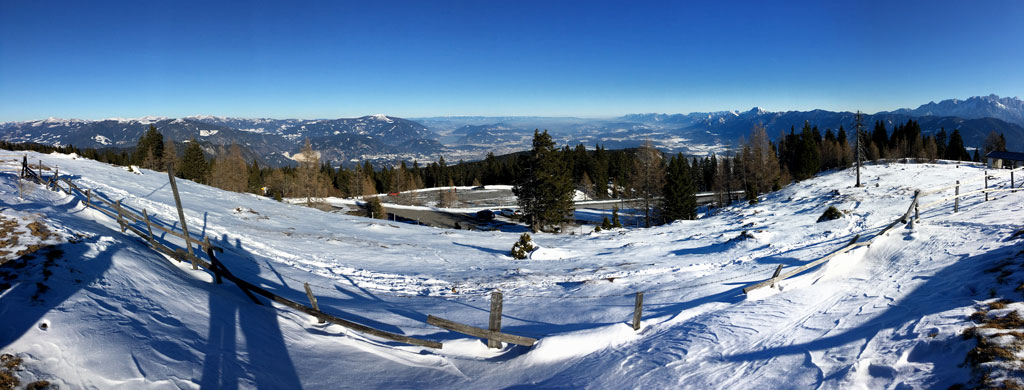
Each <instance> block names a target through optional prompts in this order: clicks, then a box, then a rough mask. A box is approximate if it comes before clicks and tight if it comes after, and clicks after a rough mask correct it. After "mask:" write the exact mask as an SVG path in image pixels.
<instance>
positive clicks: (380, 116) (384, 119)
mask: <svg viewBox="0 0 1024 390" xmlns="http://www.w3.org/2000/svg"><path fill="white" fill-rule="evenodd" d="M371 118H373V119H375V120H378V121H382V122H387V123H392V122H394V121H393V120H391V118H389V117H388V116H387V115H384V114H373V115H372V116H371Z"/></svg>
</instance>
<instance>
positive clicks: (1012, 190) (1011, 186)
mask: <svg viewBox="0 0 1024 390" xmlns="http://www.w3.org/2000/svg"><path fill="white" fill-rule="evenodd" d="M1010 188H1011V189H1010V193H1014V192H1017V187H1015V186H1014V185H1013V171H1010Z"/></svg>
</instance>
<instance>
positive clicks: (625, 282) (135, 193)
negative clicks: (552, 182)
mask: <svg viewBox="0 0 1024 390" xmlns="http://www.w3.org/2000/svg"><path fill="white" fill-rule="evenodd" d="M24 154H25V153H23V152H6V151H0V169H2V170H3V171H2V172H0V203H2V207H3V209H2V211H0V216H4V217H6V218H14V217H17V218H23V217H24V216H31V217H32V218H35V219H36V220H38V221H40V222H42V223H43V224H45V225H46V226H48V227H49V228H50V230H51V231H54V232H57V233H58V234H59V235H60V237H63V239H62V242H63V243H62V244H59V245H57V246H56V248H58V249H60V251H61V252H62V253H61V256H59V258H58V259H57V261H56V265H55V266H50V268H49V269H50V270H51V272H52V276H48V277H47V278H46V279H45V280H44V279H43V275H42V274H41V273H40V272H41V271H40V270H41V269H42V267H43V266H42V265H41V263H42V262H41V260H40V261H36V260H31V259H25V262H27V265H25V266H24V268H20V269H19V270H17V272H16V273H15V274H16V275H17V277H16V278H15V279H13V280H12V281H10V283H11V284H12V287H11V288H10V289H8V290H6V291H3V292H0V318H2V321H0V352H3V353H15V354H19V355H20V356H22V357H23V358H24V359H25V364H24V365H25V367H26V370H27V371H25V372H23V373H22V375H23V376H24V377H25V378H27V379H32V378H40V377H41V378H45V379H49V380H51V381H53V382H55V383H58V384H61V385H62V388H102V389H107V388H129V389H139V388H198V387H210V388H253V387H260V388H299V387H302V388H451V387H456V386H458V387H463V388H487V389H491V388H525V387H559V388H563V387H591V388H635V387H643V388H677V387H686V388H709V387H713V388H743V389H747V388H794V389H804V388H814V387H824V388H871V389H874V388H904V387H906V386H909V387H911V388H921V387H942V388H944V387H947V386H949V385H952V384H954V383H959V382H965V381H967V379H968V375H969V368H966V367H963V366H961V363H962V362H963V361H964V356H965V354H966V352H967V350H969V349H970V348H972V347H973V345H972V344H971V342H969V341H964V340H962V339H961V338H960V337H959V334H960V333H961V332H962V331H963V329H964V328H965V327H967V326H968V325H969V321H968V320H967V315H969V314H971V313H972V312H973V311H974V308H975V305H976V304H977V303H978V302H981V301H984V300H987V299H989V298H990V296H989V291H990V285H991V284H992V283H993V281H992V278H991V277H989V275H988V274H985V273H984V272H983V270H984V269H987V268H989V267H991V266H992V265H993V264H995V263H997V262H999V261H1002V260H1003V259H1005V258H1007V257H1010V256H1013V255H1014V254H1016V253H1017V252H1018V251H1020V249H1021V241H1024V240H1014V239H1009V238H1008V237H1009V236H1010V235H1011V234H1012V233H1013V232H1014V231H1016V230H1018V229H1020V228H1021V224H1022V218H1021V215H1024V191H1022V192H1017V193H1013V194H1011V193H1000V194H997V195H994V196H993V200H992V201H990V202H982V198H981V197H980V196H973V197H971V198H968V199H966V200H962V201H961V211H960V212H959V213H955V214H954V213H952V205H951V203H945V204H943V205H941V206H939V207H938V208H934V209H929V210H922V213H921V216H922V220H921V221H920V222H919V223H917V224H916V225H915V226H914V228H913V229H908V228H905V227H903V226H900V227H898V228H897V229H895V230H893V231H892V232H890V233H889V235H888V236H886V237H884V238H880V239H879V240H877V241H876V242H875V243H874V244H873V245H871V246H870V247H862V248H858V249H856V250H854V251H852V252H851V253H848V254H845V255H842V256H839V257H837V258H836V259H834V260H832V261H831V262H829V263H827V264H825V265H824V266H822V267H819V268H815V269H812V270H809V271H807V272H805V273H803V274H801V275H799V276H796V277H794V278H791V279H788V280H786V281H783V282H781V283H779V284H778V285H777V286H776V288H775V289H763V290H757V291H755V292H753V293H752V295H751V296H749V297H748V296H745V295H744V294H743V293H742V292H741V290H742V288H743V287H744V286H746V285H749V284H751V283H754V282H758V281H761V280H764V279H766V278H768V277H769V276H771V273H772V272H773V271H774V270H775V267H776V266H777V265H778V264H782V265H784V266H785V267H786V269H789V268H790V267H795V266H799V265H801V264H804V263H806V262H808V261H811V260H814V259H817V258H819V257H821V256H822V255H823V254H826V253H829V252H831V251H833V250H835V249H836V248H839V247H841V246H843V245H845V244H846V243H847V242H848V241H849V240H850V239H851V238H852V237H853V236H854V235H855V234H862V235H872V234H874V233H877V232H878V231H879V230H881V228H882V227H884V226H885V225H887V224H888V223H889V222H891V221H892V220H893V219H895V218H896V217H897V216H899V215H901V214H903V213H904V212H905V211H906V209H907V207H908V206H909V204H910V200H911V197H912V194H913V191H914V189H929V188H935V187H941V186H945V185H948V184H952V183H953V182H954V181H956V180H965V181H966V180H969V179H975V178H978V177H980V176H981V173H982V168H978V167H970V166H958V165H956V164H892V165H878V166H869V167H867V168H866V169H865V170H864V172H862V175H863V178H864V181H865V183H866V184H867V185H866V186H865V187H862V188H853V187H852V184H853V175H854V173H853V171H852V170H845V171H839V172H833V173H828V174H824V175H822V176H820V177H817V178H815V179H812V180H807V181H805V182H801V183H797V184H794V185H791V186H789V187H787V188H785V189H783V190H782V191H779V192H777V193H774V194H771V195H768V196H767V197H765V199H764V200H763V201H762V202H761V203H759V204H757V205H753V206H748V205H742V206H735V207H730V208H726V209H724V210H722V211H721V212H719V213H718V214H716V215H714V216H710V217H707V218H704V219H701V220H697V221H680V222H676V223H673V224H671V225H667V226H661V227H656V228H651V229H637V230H621V229H620V230H613V231H605V232H599V233H590V234H586V235H573V236H569V235H548V234H538V235H535V236H534V241H535V242H536V243H537V244H539V246H540V249H538V250H537V251H536V252H534V253H533V254H532V256H531V258H530V259H527V260H518V261H517V260H512V259H511V257H509V256H508V251H509V249H510V248H511V247H512V244H513V243H514V242H515V241H516V239H517V238H518V234H515V233H503V232H497V231H496V232H473V231H461V230H443V229H436V228H430V227H420V226H414V225H409V224H402V223H394V222H386V221H381V220H370V219H366V218H360V217H353V216H348V215H344V214H340V213H326V212H321V211H318V210H314V209H310V208H305V207H301V206H297V205H291V204H288V203H279V202H275V201H273V200H272V199H268V198H264V197H258V196H254V195H247V194H236V193H228V192H223V191H220V190H216V189H212V188H209V187H205V186H201V185H196V184H194V183H191V182H189V181H185V180H180V181H179V182H178V187H179V191H180V192H181V195H182V201H183V204H184V208H185V210H186V217H187V223H188V227H189V230H190V231H191V232H192V233H193V234H194V235H198V236H202V235H205V236H208V237H209V238H210V239H211V241H213V242H214V243H215V244H217V245H219V246H222V247H224V248H225V253H224V254H223V256H221V260H222V261H223V262H224V263H225V265H226V266H227V267H228V268H229V269H230V270H231V271H232V272H233V273H234V274H236V275H239V276H241V277H242V278H244V279H247V280H249V281H252V282H255V283H257V284H260V285H261V286H263V287H265V288H267V289H269V290H271V291H274V292H276V293H278V294H280V295H282V296H285V297H288V298H290V299H293V300H296V301H299V302H305V301H306V298H305V293H304V290H303V286H302V283H303V282H308V283H309V284H310V286H311V287H312V290H313V292H314V293H315V294H316V295H317V296H318V299H319V305H320V307H321V309H322V310H324V311H325V312H328V313H331V314H334V315H337V316H339V317H342V318H345V319H349V320H352V321H355V322H359V323H362V324H366V325H369V326H372V327H376V328H378V329H382V330H387V331H391V332H396V333H401V334H406V335H410V336H414V337H420V338H424V339H429V340H436V341H441V342H443V343H444V348H443V349H441V350H433V349H428V348H420V347H412V346H405V345H400V344H397V343H391V342H386V341H382V340H379V339H375V338H373V337H369V336H364V335H362V334H359V333H356V332H353V331H350V330H347V329H345V328H342V327H339V326H337V325H318V324H317V323H316V321H315V320H314V319H312V318H310V317H309V316H308V315H304V314H299V313H297V312H295V311H292V310H290V309H287V308H283V307H280V306H271V305H269V304H268V303H266V301H264V303H265V305H264V306H257V305H254V304H253V303H251V302H250V301H249V299H248V298H247V297H246V296H245V295H244V294H243V293H242V292H241V291H240V290H239V289H237V288H235V287H234V286H233V285H231V284H230V282H225V284H222V285H216V284H213V283H212V282H211V281H212V277H211V276H210V274H208V273H207V272H205V271H193V270H191V269H190V267H189V266H188V265H187V264H179V263H177V262H174V263H171V262H168V261H167V260H166V259H165V258H164V257H163V256H161V255H158V254H157V253H155V252H153V251H152V250H150V249H148V248H147V247H146V245H145V244H144V242H142V241H141V240H140V239H138V238H137V237H135V236H131V235H128V234H122V233H121V232H120V229H119V228H118V226H117V223H116V222H115V221H114V220H113V219H111V218H109V217H107V216H105V215H103V214H101V213H99V212H97V211H95V210H91V209H88V208H85V207H84V206H83V204H82V203H81V199H80V198H74V197H71V196H67V195H64V194H62V193H55V192H51V191H47V190H45V189H43V188H41V187H37V188H36V189H34V190H33V191H27V192H26V193H25V194H24V198H21V197H19V192H18V188H17V179H16V175H17V172H18V169H19V164H20V161H21V156H23V155H24ZM28 155H29V159H30V160H31V161H37V160H39V159H42V160H43V163H44V164H45V165H48V166H54V165H56V166H59V167H60V172H61V173H62V174H68V175H71V176H72V177H73V178H74V179H75V182H76V183H77V184H78V185H79V186H82V187H83V188H89V189H91V190H92V191H93V193H99V194H103V195H105V196H107V197H109V198H110V199H111V200H121V201H122V202H123V204H124V205H125V206H126V207H129V208H132V209H134V210H136V211H139V212H140V213H141V210H142V209H143V208H145V209H146V210H147V211H148V213H149V215H150V216H151V217H153V218H154V219H157V220H159V221H162V222H163V223H165V224H166V225H168V226H171V225H173V226H175V227H177V224H176V221H177V215H176V211H175V209H174V200H173V197H172V194H171V190H170V186H169V185H168V184H167V176H166V174H164V173H159V172H152V171H147V170H143V171H142V172H143V174H141V175H139V174H135V173H131V172H128V171H126V170H125V169H123V168H118V167H113V166H109V165H105V164H101V163H97V162H94V161H89V160H84V159H75V158H72V157H71V156H66V155H39V154H34V153H28ZM1003 172H1005V171H1000V172H997V173H996V174H995V175H996V176H998V177H999V179H998V180H995V181H993V182H992V183H995V184H998V185H1004V184H1003V183H1004V181H1005V179H1003V178H1004V177H1005V176H1007V174H1004V173H1003ZM47 176H48V174H47ZM1018 176H1019V175H1018ZM1018 179H1019V177H1018ZM981 185H982V184H981V182H980V181H977V180H975V181H973V182H971V183H968V184H966V185H965V187H964V188H963V189H962V190H961V191H963V192H966V191H969V190H974V189H978V188H980V186H981ZM835 190H838V192H834V191H835ZM951 194H952V190H949V191H947V192H946V193H943V194H937V195H931V196H930V197H926V198H925V199H923V200H922V203H929V201H930V200H935V199H939V198H941V197H943V196H946V195H951ZM829 205H834V206H836V207H837V208H839V209H840V210H842V211H844V212H846V213H847V214H846V216H845V217H843V218H841V219H838V220H834V221H829V222H822V223H816V222H815V221H816V219H817V218H818V216H819V215H821V213H822V211H823V210H824V209H825V208H826V207H827V206H829ZM25 218H27V217H25ZM744 230H746V231H747V232H750V233H752V235H753V238H747V239H741V238H739V237H740V236H741V233H742V232H743V231H744ZM165 241H170V242H172V243H174V242H176V241H173V240H165ZM43 251H46V249H44V250H43ZM43 251H41V252H40V253H43ZM40 257H41V256H40ZM37 282H40V283H42V284H45V285H46V286H48V287H47V289H46V291H44V292H42V293H39V292H38V290H39V285H38V284H37ZM493 289H501V291H503V293H504V298H505V301H504V318H503V319H502V327H503V330H504V331H505V332H508V333H511V334H517V335H523V336H530V337H535V338H538V339H540V341H539V342H538V343H537V344H536V345H535V346H534V347H532V348H525V347H519V346H506V347H505V348H503V349H501V350H488V349H487V348H486V344H485V343H484V342H483V341H481V340H478V339H473V338H470V337H468V336H464V335H461V334H457V333H452V332H448V331H446V330H443V329H440V328H436V327H433V326H430V325H428V324H426V323H425V322H424V321H425V319H426V317H427V315H428V314H433V315H436V316H439V317H443V318H447V319H451V320H455V321H459V322H462V323H467V324H471V325H476V326H486V324H487V311H488V307H489V302H488V294H489V292H490V291H492V290H493ZM638 291H643V292H645V306H644V320H643V327H642V328H641V329H640V331H639V332H634V331H633V329H632V327H631V326H630V325H629V324H628V321H629V320H630V319H631V317H632V312H633V299H634V298H633V294H634V293H635V292H638ZM33 295H36V296H37V299H33V298H32V296H33ZM41 324H46V327H45V329H43V328H42V327H41V326H40V325H41Z"/></svg>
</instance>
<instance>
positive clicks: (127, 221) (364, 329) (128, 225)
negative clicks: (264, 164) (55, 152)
mask: <svg viewBox="0 0 1024 390" xmlns="http://www.w3.org/2000/svg"><path fill="white" fill-rule="evenodd" d="M41 165H42V163H41V162H40V166H41ZM22 177H24V178H26V179H31V180H33V181H35V182H37V183H39V184H43V185H48V186H49V187H48V188H57V189H58V190H60V191H63V192H64V193H66V194H69V195H74V193H75V192H78V193H79V194H80V195H81V196H83V197H84V198H85V199H86V202H85V205H86V207H89V208H92V209H94V210H97V211H99V212H101V213H103V214H104V215H107V216H109V217H111V218H113V219H114V220H116V221H117V223H118V225H119V226H120V228H121V231H122V232H124V231H126V230H127V231H131V232H132V233H134V234H135V235H137V236H139V237H140V238H142V239H143V240H145V241H146V243H147V244H148V245H149V246H150V247H152V248H153V249H154V250H156V251H157V252H160V253H162V254H164V255H166V256H168V257H170V258H173V259H176V260H178V261H188V262H191V263H192V264H193V266H194V269H198V267H202V268H204V269H206V270H208V271H210V272H211V273H213V274H214V278H215V280H216V281H217V282H218V283H220V280H221V279H227V280H230V281H231V282H233V283H234V284H235V285H237V286H238V287H239V288H240V289H242V291H243V292H245V294H246V295H248V296H249V297H250V299H252V300H253V301H254V302H255V303H257V304H261V303H260V301H259V300H258V299H256V297H255V296H254V295H253V294H257V295H260V296H263V297H265V298H267V299H269V300H271V301H273V302H277V303H279V304H281V305H284V306H287V307H289V308H292V309H295V310H297V311H300V312H303V313H305V314H308V315H311V316H313V317H315V318H317V319H319V320H320V321H321V322H323V321H326V322H331V323H333V324H337V325H341V326H343V327H345V328H348V329H352V330H355V331H358V332H361V333H365V334H368V335H372V336H376V337H379V338H382V339H385V340H391V341H396V342H400V343H405V344H410V345H418V346H422V347H427V348H441V347H442V343H440V342H437V341H430V340H422V339H418V338H414V337H409V336H405V335H400V334H397V333H392V332H387V331H383V330H379V329H375V328H372V327H369V326H366V325H363V324H359V323H356V322H352V321H349V320H346V319H343V318H339V317H336V316H334V315H331V314H328V313H324V312H323V311H320V310H319V307H308V306H306V305H303V304H301V303H298V302H296V301H293V300H291V299H288V298H285V297H282V296H280V295H278V294H275V293H273V292H271V291H269V290H267V289H265V288H263V287H261V286H258V285H256V284H253V283H250V282H248V281H246V280H244V279H242V278H239V277H237V276H235V275H234V274H232V273H231V272H230V271H229V270H228V269H227V267H225V266H224V264H223V263H220V261H219V260H218V259H217V257H216V255H214V251H223V250H222V249H221V248H218V247H216V246H214V245H212V244H211V243H210V241H209V238H205V237H204V239H203V240H197V239H195V238H193V237H191V236H190V235H189V234H188V233H187V231H185V232H182V233H178V232H175V231H173V230H171V229H169V228H165V227H163V226H161V225H159V224H156V223H153V221H152V220H151V219H150V218H149V213H148V212H147V211H146V210H145V209H143V212H142V214H143V215H141V216H139V215H136V214H134V213H133V212H131V211H130V210H128V209H125V208H124V207H121V202H120V201H109V200H106V199H104V198H103V197H101V196H96V197H95V198H96V199H99V200H100V203H94V202H92V197H93V195H94V194H93V193H92V192H90V190H84V191H83V190H82V188H80V187H79V186H78V185H76V184H75V183H74V182H72V181H71V180H70V179H69V178H67V177H65V178H63V181H64V182H65V183H66V184H67V185H68V188H67V189H65V188H63V187H59V186H57V187H53V186H52V183H54V182H59V181H60V180H59V179H56V176H54V177H51V179H50V181H48V182H47V181H44V180H43V179H42V174H41V173H36V172H33V171H32V169H31V168H30V167H29V166H28V164H27V160H26V161H23V163H22ZM168 180H170V182H171V189H172V190H173V191H174V197H175V200H176V203H177V206H178V212H179V216H180V217H181V222H182V227H183V228H184V226H185V225H184V222H185V219H184V213H183V211H182V208H181V201H180V197H179V196H178V192H177V185H176V183H175V179H174V176H173V173H170V174H169V179H168ZM101 205H106V206H108V207H109V208H111V209H113V211H111V210H106V209H104V207H101ZM132 222H135V223H140V222H142V223H145V224H146V229H147V230H146V231H142V230H141V229H140V228H138V227H136V226H134V225H133V224H132ZM153 227H156V228H157V229H158V230H161V231H164V232H166V233H168V234H171V235H173V236H175V237H179V238H182V239H183V240H184V241H185V242H186V246H187V247H188V251H186V250H182V249H178V250H175V249H172V248H171V247H169V246H167V245H165V244H163V243H161V242H159V241H158V240H157V239H156V237H155V236H154V235H153V234H152V228H153ZM183 230H184V229H183ZM192 242H196V243H197V244H198V245H199V246H200V247H202V249H203V250H204V251H205V252H206V254H207V256H208V257H209V258H210V261H206V260H203V259H202V258H199V257H198V256H196V255H195V254H194V253H193V252H192V248H191V246H192ZM306 292H307V294H309V296H310V297H312V293H311V292H310V290H309V289H308V287H307V289H306ZM312 301H313V304H314V305H316V304H315V299H312ZM317 306H318V305H317Z"/></svg>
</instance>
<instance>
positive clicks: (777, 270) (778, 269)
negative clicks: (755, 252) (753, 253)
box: [768, 264, 782, 287]
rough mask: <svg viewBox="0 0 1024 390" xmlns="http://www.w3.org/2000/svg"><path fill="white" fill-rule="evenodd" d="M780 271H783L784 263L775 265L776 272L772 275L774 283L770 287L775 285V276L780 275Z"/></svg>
mask: <svg viewBox="0 0 1024 390" xmlns="http://www.w3.org/2000/svg"><path fill="white" fill-rule="evenodd" d="M780 273H782V264H779V266H778V267H775V274H773V275H772V284H771V285H770V286H768V287H775V278H777V277H779V274H780Z"/></svg>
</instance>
